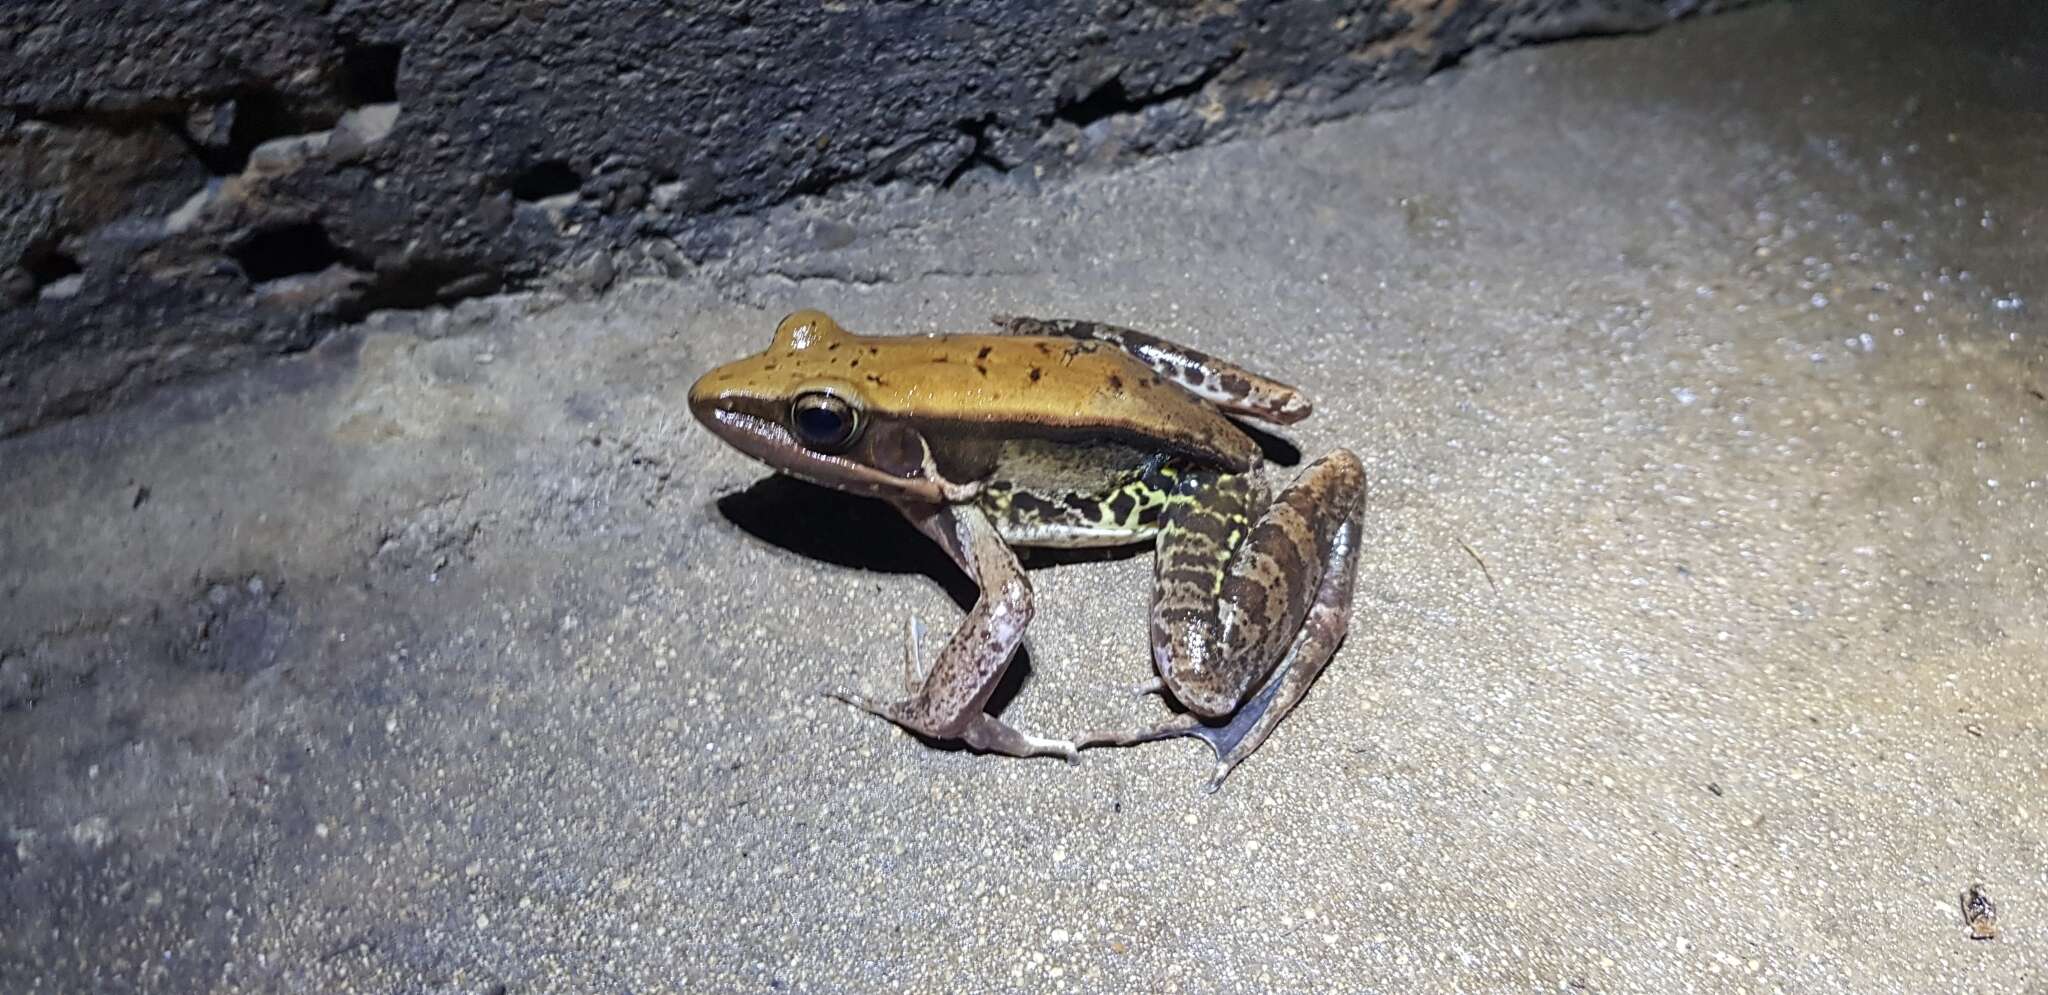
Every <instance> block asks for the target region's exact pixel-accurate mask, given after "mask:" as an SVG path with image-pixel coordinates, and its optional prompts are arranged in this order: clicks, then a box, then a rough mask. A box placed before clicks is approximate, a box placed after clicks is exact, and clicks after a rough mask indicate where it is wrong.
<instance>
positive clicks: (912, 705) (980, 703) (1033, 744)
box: [828, 504, 1075, 759]
mask: <svg viewBox="0 0 2048 995" xmlns="http://www.w3.org/2000/svg"><path fill="white" fill-rule="evenodd" d="M897 507H898V509H899V510H900V511H902V512H903V515H904V517H906V518H908V519H909V520H910V522H911V524H912V525H915V526H917V529H918V531H920V532H923V533H924V534H925V535H928V536H930V537H931V538H932V539H933V540H934V541H936V542H937V543H938V544H939V545H940V546H941V547H943V548H944V549H945V550H946V553H947V555H949V556H951V557H952V558H953V562H955V563H957V564H959V565H960V568H961V569H962V570H964V571H966V572H967V575H968V576H969V577H972V578H973V579H974V582H975V584H976V585H977V586H978V587H979V588H980V589H981V597H980V598H979V599H978V600H977V601H976V602H975V604H974V608H973V610H971V611H969V612H968V613H967V617H966V619H964V620H962V621H961V623H960V627H959V628H957V629H955V630H954V631H953V636H952V638H950V639H948V640H946V645H945V647H944V648H943V649H941V650H940V651H939V655H938V656H937V658H935V659H934V660H932V661H931V663H930V664H929V665H926V664H925V663H924V661H923V659H922V654H921V653H920V651H919V648H918V642H919V635H920V632H919V628H918V626H916V625H915V624H914V623H913V624H912V625H911V626H910V628H909V631H908V632H907V633H906V639H905V642H906V646H905V647H904V654H905V655H904V664H905V667H904V669H905V675H904V676H905V683H906V684H907V686H908V687H907V690H908V693H909V697H906V698H903V699H901V700H899V701H891V702H879V701H875V700H874V699H871V698H869V697H867V696H866V695H863V694H860V693H858V692H855V691H850V690H844V689H842V690H835V691H831V692H828V693H829V694H830V695H831V696H832V697H834V698H837V699H839V700H840V701H843V702H846V703H847V704H850V705H854V706H856V707H859V708H861V709H864V710H866V711H868V712H872V713H874V714H876V715H879V716H881V717H883V718H885V719H888V720H889V721H891V722H894V723H896V724H897V725H900V726H902V727H904V728H905V729H909V730H910V731H912V732H915V733H918V734H919V735H923V736H928V737H931V738H933V739H958V740H961V741H963V742H965V743H967V744H968V745H969V746H972V747H974V748H975V749H977V750H982V751H984V752H988V753H1001V754H1006V755H1008V756H1013V757H1029V756H1058V757H1066V758H1067V759H1073V756H1074V750H1075V746H1074V744H1073V743H1070V742H1068V741H1066V740H1059V739H1046V738H1043V737H1039V736H1033V735H1029V734H1027V733H1024V732H1020V731H1019V730H1017V729H1014V728H1011V727H1010V726H1009V725H1007V724H1005V723H1004V722H1003V721H1002V720H1001V719H998V718H996V717H995V716H993V715H990V714H988V713H987V712H984V711H982V708H983V707H984V706H985V705H987V704H988V697H989V695H990V694H991V693H992V692H994V691H995V687H996V684H997V682H999V681H1000V680H1001V679H1002V676H1003V671H1005V670H1007V669H1008V668H1009V665H1010V657H1011V656H1012V655H1014V654H1015V653H1016V651H1017V646H1018V644H1019V643H1021V642H1022V641H1023V639H1024V629H1025V627H1026V626H1028V625H1029V624H1030V623H1031V613H1032V605H1031V582H1030V581H1029V580H1027V579H1026V578H1025V576H1024V570H1023V568H1022V567H1020V566H1019V565H1018V563H1017V557H1016V555H1015V554H1014V553H1012V552H1011V551H1010V547H1009V546H1008V545H1006V544H1005V543H1004V542H1003V540H1002V537H1001V536H1000V535H999V534H997V532H996V528H995V525H994V523H992V522H990V521H989V519H988V516H987V515H986V514H984V513H983V512H982V511H981V510H980V509H979V508H976V507H974V506H972V505H939V504H901V505H898V506H897Z"/></svg>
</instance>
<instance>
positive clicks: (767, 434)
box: [697, 406, 945, 503]
mask: <svg viewBox="0 0 2048 995" xmlns="http://www.w3.org/2000/svg"><path fill="white" fill-rule="evenodd" d="M697 418H698V420H699V421H702V422H703V423H704V427H706V428H709V429H710V430H711V431H712V433H713V434H715V435H717V436H718V437H719V438H721V439H724V440H725V441H726V443H727V444H728V445H731V446H732V447H733V448H734V449H737V450H739V451H740V452H743V453H745V454H747V455H748V456H752V457H753V458H755V459H757V460H760V461H761V462H763V463H766V464H768V465H769V466H771V467H773V468H775V469H777V470H780V471H782V472H783V473H787V474H789V475H790V476H792V477H797V478H799V479H802V480H808V481H810V482H811V483H814V484H819V485H822V486H825V487H831V488H834V489H837V490H842V491H849V492H851V493H854V494H865V495H868V496H870V497H880V498H914V499H917V500H922V501H930V502H933V503H940V502H943V501H944V500H945V496H944V493H943V492H942V491H941V490H940V488H939V485H938V484H937V483H935V482H933V481H930V480H924V479H920V478H907V477H898V476H895V475H893V474H889V473H884V472H882V471H880V470H877V469H875V468H874V467H871V466H865V465H863V464H861V463H857V462H854V461H853V460H850V459H847V458H845V457H843V456H833V455H831V454H829V453H821V452H817V451H815V450H812V449H808V448H805V446H804V445H803V444H802V443H800V442H798V441H797V439H796V436H794V435H792V434H790V431H789V429H788V428H786V427H784V426H783V424H782V423H781V422H779V421H772V420H770V419H767V418H762V417H760V416H758V415H750V414H747V413H746V412H743V411H735V410H733V409H731V408H723V407H715V406H713V407H707V408H700V409H698V411H697Z"/></svg>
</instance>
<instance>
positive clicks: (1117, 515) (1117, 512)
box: [1109, 490, 1138, 522]
mask: <svg viewBox="0 0 2048 995" xmlns="http://www.w3.org/2000/svg"><path fill="white" fill-rule="evenodd" d="M1137 510H1138V499H1137V498H1136V497H1133V496H1132V495H1131V492H1130V491H1127V490H1126V491H1118V492H1116V496H1115V497H1113V498H1110V499H1109V519H1110V521H1113V522H1122V521H1126V520H1128V519H1129V518H1130V517H1131V512H1134V511H1137Z"/></svg>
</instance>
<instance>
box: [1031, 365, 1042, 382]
mask: <svg viewBox="0 0 2048 995" xmlns="http://www.w3.org/2000/svg"><path fill="white" fill-rule="evenodd" d="M1042 376H1045V371H1044V370H1041V369H1039V368H1038V367H1036V366H1034V367H1032V368H1031V382H1032V383H1037V382H1038V378H1039V377H1042Z"/></svg>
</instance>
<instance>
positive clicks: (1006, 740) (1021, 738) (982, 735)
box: [960, 712, 1080, 763]
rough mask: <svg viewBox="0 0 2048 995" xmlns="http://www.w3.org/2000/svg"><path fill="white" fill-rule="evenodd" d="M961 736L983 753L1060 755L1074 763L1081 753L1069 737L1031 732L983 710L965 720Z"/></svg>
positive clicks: (1034, 755) (1027, 755)
mask: <svg viewBox="0 0 2048 995" xmlns="http://www.w3.org/2000/svg"><path fill="white" fill-rule="evenodd" d="M960 739H961V740H962V741H964V742H965V743H966V744H967V745H969V746H972V747H974V748H975V749H977V750H981V751H982V752H984V753H1000V754H1002V755H1004V756H1008V757H1059V758H1060V759H1062V760H1065V761H1067V762H1068V763H1073V762H1074V761H1075V760H1077V759H1079V756H1078V755H1079V753H1080V747H1079V746H1077V745H1076V744H1075V743H1074V742H1073V741H1071V740H1065V739H1048V738H1047V737H1044V736H1033V735H1031V734H1030V733H1028V732H1024V731H1022V730H1019V729H1016V728H1013V727H1011V726H1010V725H1008V724H1007V723H1005V722H1004V721H1003V720H1001V719H999V718H996V717H995V716H993V715H990V714H988V713H986V712H983V713H981V714H979V715H976V716H975V717H974V718H973V719H972V720H971V721H969V722H968V723H967V728H966V729H964V730H962V731H961V733H960Z"/></svg>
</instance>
